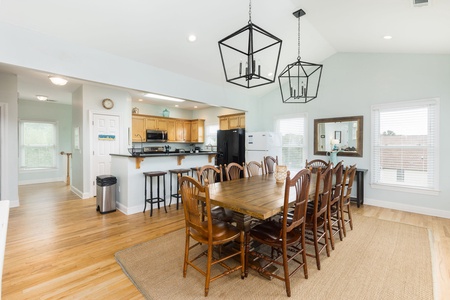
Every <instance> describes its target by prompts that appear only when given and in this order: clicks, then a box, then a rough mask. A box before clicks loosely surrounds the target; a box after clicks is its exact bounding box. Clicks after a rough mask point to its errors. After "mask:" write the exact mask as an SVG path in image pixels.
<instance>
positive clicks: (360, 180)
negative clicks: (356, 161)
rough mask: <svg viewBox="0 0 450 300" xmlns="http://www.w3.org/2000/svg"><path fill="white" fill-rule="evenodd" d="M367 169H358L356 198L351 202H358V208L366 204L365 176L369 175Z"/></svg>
mask: <svg viewBox="0 0 450 300" xmlns="http://www.w3.org/2000/svg"><path fill="white" fill-rule="evenodd" d="M367 171H369V170H367V169H359V168H358V169H356V174H355V180H356V198H355V197H352V198H351V201H354V202H356V206H357V207H360V206H361V204H364V175H365V174H366V173H367Z"/></svg>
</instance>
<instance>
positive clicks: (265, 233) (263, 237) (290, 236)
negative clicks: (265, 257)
mask: <svg viewBox="0 0 450 300" xmlns="http://www.w3.org/2000/svg"><path fill="white" fill-rule="evenodd" d="M288 222H289V221H288ZM281 229H282V224H281V223H280V222H277V221H273V220H272V221H268V222H263V223H261V224H259V225H257V226H255V227H253V228H252V237H253V238H254V239H255V240H257V241H262V242H263V243H264V244H267V245H269V246H271V247H278V248H279V247H281V243H282V240H281V238H280V231H281ZM300 236H301V231H300V230H292V231H290V232H288V233H287V234H286V243H287V245H293V244H295V243H296V242H298V241H299V239H300Z"/></svg>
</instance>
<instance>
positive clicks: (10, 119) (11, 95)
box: [0, 73, 19, 207]
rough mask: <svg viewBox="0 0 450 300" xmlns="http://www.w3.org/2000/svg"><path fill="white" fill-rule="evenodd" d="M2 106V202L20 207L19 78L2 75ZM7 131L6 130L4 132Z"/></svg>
mask: <svg viewBox="0 0 450 300" xmlns="http://www.w3.org/2000/svg"><path fill="white" fill-rule="evenodd" d="M0 104H1V106H2V107H1V109H2V111H5V112H6V114H5V115H3V114H2V118H3V117H4V119H3V120H2V124H3V125H4V126H5V128H2V131H1V132H2V136H1V137H0V138H1V140H0V141H1V144H2V152H1V158H2V162H1V164H2V165H1V167H2V171H1V200H10V201H11V202H10V204H11V207H15V206H18V205H19V189H18V172H19V171H18V167H17V166H18V164H19V160H18V156H17V154H18V148H17V141H18V140H17V136H18V133H17V111H18V105H17V76H16V75H13V74H3V73H0ZM3 129H5V130H3Z"/></svg>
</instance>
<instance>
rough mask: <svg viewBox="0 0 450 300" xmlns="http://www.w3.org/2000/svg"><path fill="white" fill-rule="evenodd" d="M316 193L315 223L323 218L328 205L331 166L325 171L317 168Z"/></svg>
mask: <svg viewBox="0 0 450 300" xmlns="http://www.w3.org/2000/svg"><path fill="white" fill-rule="evenodd" d="M316 178H317V179H316V192H315V194H314V211H313V220H314V221H315V222H317V220H318V219H319V218H325V217H326V213H327V208H328V203H329V201H330V197H331V179H332V174H331V164H329V165H328V166H327V167H326V168H325V169H322V168H319V169H318V172H317V177H316Z"/></svg>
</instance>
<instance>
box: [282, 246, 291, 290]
mask: <svg viewBox="0 0 450 300" xmlns="http://www.w3.org/2000/svg"><path fill="white" fill-rule="evenodd" d="M283 269H284V284H285V285H286V294H287V296H288V297H290V296H291V281H290V278H289V268H288V257H287V247H286V244H284V245H283Z"/></svg>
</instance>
